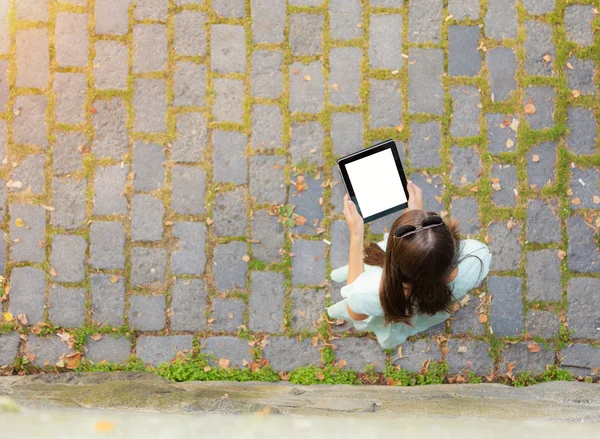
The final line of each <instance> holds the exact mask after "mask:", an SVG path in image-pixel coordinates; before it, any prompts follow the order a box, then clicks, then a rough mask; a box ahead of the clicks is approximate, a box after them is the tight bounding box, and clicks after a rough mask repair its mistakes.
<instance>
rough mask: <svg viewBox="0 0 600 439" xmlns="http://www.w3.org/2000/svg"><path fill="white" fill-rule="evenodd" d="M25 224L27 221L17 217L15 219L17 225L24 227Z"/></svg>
mask: <svg viewBox="0 0 600 439" xmlns="http://www.w3.org/2000/svg"><path fill="white" fill-rule="evenodd" d="M24 225H25V221H23V220H22V219H21V218H17V219H16V220H15V226H17V227H23V226H24Z"/></svg>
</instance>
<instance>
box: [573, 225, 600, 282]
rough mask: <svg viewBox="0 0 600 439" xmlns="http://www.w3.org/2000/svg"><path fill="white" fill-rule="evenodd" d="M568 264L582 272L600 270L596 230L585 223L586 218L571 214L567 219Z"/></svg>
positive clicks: (574, 269)
mask: <svg viewBox="0 0 600 439" xmlns="http://www.w3.org/2000/svg"><path fill="white" fill-rule="evenodd" d="M567 236H568V237H569V240H568V243H569V247H568V249H567V266H568V267H569V270H572V271H576V272H580V273H595V272H598V271H600V253H599V252H598V245H597V244H596V237H595V234H594V231H593V230H592V229H591V228H590V227H589V226H588V225H587V224H586V223H585V218H583V217H581V216H577V215H573V216H571V217H570V218H569V219H568V221H567Z"/></svg>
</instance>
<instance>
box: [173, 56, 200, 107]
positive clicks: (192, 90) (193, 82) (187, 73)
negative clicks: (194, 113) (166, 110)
mask: <svg viewBox="0 0 600 439" xmlns="http://www.w3.org/2000/svg"><path fill="white" fill-rule="evenodd" d="M173 76H174V82H175V89H174V95H175V96H174V98H173V105H175V106H177V107H184V106H192V107H202V106H204V105H205V100H204V98H205V94H206V90H205V88H206V87H205V84H206V67H205V66H204V65H203V64H195V63H193V62H186V61H180V62H179V63H177V70H175V74H174V75H173Z"/></svg>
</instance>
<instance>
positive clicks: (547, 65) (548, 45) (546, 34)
mask: <svg viewBox="0 0 600 439" xmlns="http://www.w3.org/2000/svg"><path fill="white" fill-rule="evenodd" d="M525 32H526V33H527V40H525V51H526V53H527V57H526V58H525V71H526V72H527V74H529V75H540V76H551V75H552V74H553V73H552V70H553V67H554V59H555V58H556V46H554V43H553V42H552V26H550V25H549V24H546V23H542V22H539V21H535V20H527V21H526V22H525ZM546 55H550V56H551V57H552V60H551V61H550V62H546V61H545V60H544V57H545V56H546Z"/></svg>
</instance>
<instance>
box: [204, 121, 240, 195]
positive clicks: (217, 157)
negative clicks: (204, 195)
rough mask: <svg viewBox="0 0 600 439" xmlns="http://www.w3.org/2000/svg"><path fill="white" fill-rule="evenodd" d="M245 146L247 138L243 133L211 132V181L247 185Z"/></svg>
mask: <svg viewBox="0 0 600 439" xmlns="http://www.w3.org/2000/svg"><path fill="white" fill-rule="evenodd" d="M247 144H248V137H247V136H246V135H245V134H243V133H239V132H237V131H220V130H216V131H213V171H214V172H213V181H218V182H227V181H231V182H233V183H237V184H245V183H247V181H248V159H247V158H246V145H247ZM242 201H243V199H242Z"/></svg>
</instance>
